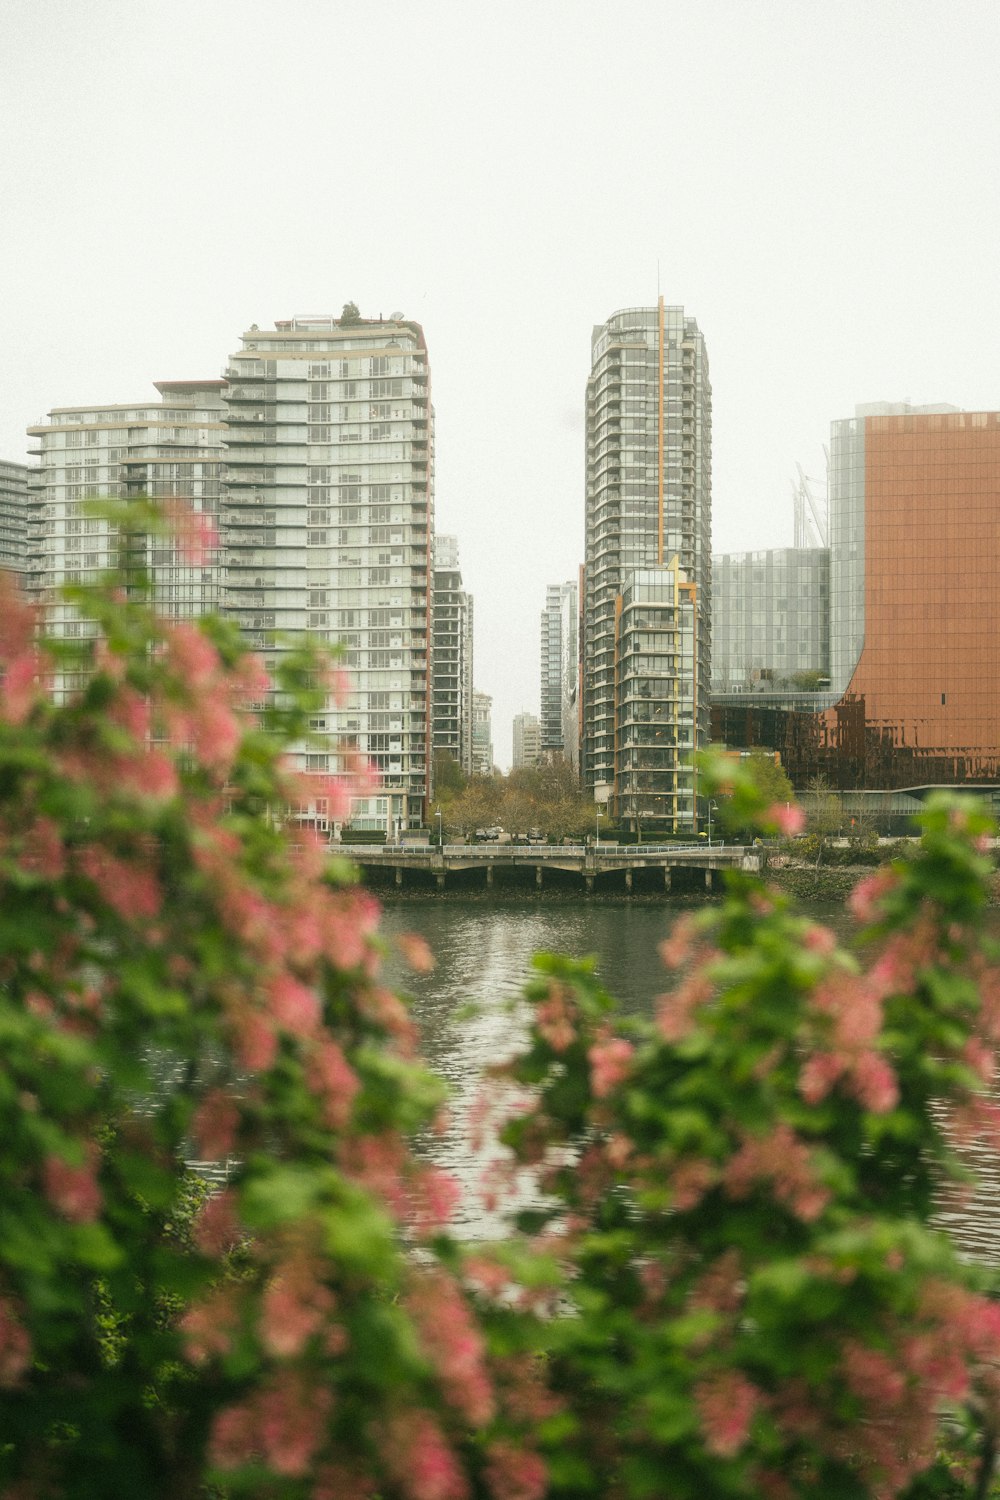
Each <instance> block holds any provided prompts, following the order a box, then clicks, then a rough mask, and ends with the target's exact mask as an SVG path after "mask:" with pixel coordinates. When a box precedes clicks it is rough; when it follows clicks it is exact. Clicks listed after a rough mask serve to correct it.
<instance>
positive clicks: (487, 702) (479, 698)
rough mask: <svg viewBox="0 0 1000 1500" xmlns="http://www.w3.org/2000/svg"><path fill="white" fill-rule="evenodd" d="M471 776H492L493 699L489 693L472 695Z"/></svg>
mask: <svg viewBox="0 0 1000 1500" xmlns="http://www.w3.org/2000/svg"><path fill="white" fill-rule="evenodd" d="M472 774H473V776H492V775H493V699H492V698H491V697H490V695H489V693H473V695H472Z"/></svg>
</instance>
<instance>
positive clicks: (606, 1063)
mask: <svg viewBox="0 0 1000 1500" xmlns="http://www.w3.org/2000/svg"><path fill="white" fill-rule="evenodd" d="M634 1051H635V1048H634V1047H633V1046H632V1044H631V1042H627V1041H625V1040H624V1039H623V1038H622V1037H615V1036H611V1035H610V1033H604V1034H602V1035H600V1036H598V1038H597V1040H596V1041H595V1042H594V1043H593V1045H592V1046H591V1047H590V1048H588V1051H587V1060H588V1062H589V1063H590V1086H591V1088H592V1089H593V1091H594V1098H595V1099H606V1098H607V1097H608V1095H609V1094H610V1093H613V1092H614V1090H615V1089H616V1088H617V1087H618V1085H619V1084H620V1083H624V1082H625V1079H626V1078H627V1077H628V1075H629V1072H630V1070H631V1066H632V1055H633V1053H634Z"/></svg>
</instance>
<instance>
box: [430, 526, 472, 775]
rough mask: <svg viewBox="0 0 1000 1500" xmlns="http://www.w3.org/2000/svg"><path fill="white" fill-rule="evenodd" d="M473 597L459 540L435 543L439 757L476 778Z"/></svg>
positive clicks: (442, 538)
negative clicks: (465, 584)
mask: <svg viewBox="0 0 1000 1500" xmlns="http://www.w3.org/2000/svg"><path fill="white" fill-rule="evenodd" d="M472 620H473V600H472V595H471V594H469V593H467V592H466V590H465V589H464V588H463V587H462V570H461V568H460V566H459V558H458V538H457V537H454V536H436V537H435V539H434V604H433V635H432V641H433V684H434V694H433V704H432V711H431V720H432V726H433V729H432V739H433V745H434V753H435V755H438V754H444V755H450V756H451V758H452V760H454V761H455V763H456V765H458V766H460V767H461V769H462V770H463V771H464V772H465V774H466V776H471V775H472Z"/></svg>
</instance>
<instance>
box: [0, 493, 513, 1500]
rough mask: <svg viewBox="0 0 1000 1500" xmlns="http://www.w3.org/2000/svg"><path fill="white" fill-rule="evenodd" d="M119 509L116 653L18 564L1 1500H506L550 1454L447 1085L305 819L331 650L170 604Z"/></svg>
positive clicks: (1, 895)
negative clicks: (531, 1428)
mask: <svg viewBox="0 0 1000 1500" xmlns="http://www.w3.org/2000/svg"><path fill="white" fill-rule="evenodd" d="M113 517H114V520H115V521H116V522H117V524H118V526H119V528H120V538H121V551H122V554H123V556H125V557H127V558H128V559H129V563H130V570H129V573H128V575H127V588H126V587H125V586H124V584H125V578H124V575H122V574H121V573H113V574H111V575H109V576H108V577H107V578H106V579H105V580H104V581H103V583H102V584H101V585H100V586H94V587H90V586H87V587H77V588H74V589H72V590H70V591H69V594H68V596H69V600H70V602H71V603H72V604H74V605H75V606H76V607H77V608H78V609H79V611H80V613H81V615H82V616H83V617H84V618H86V619H88V620H91V621H94V622H95V627H96V634H95V635H94V637H93V638H92V639H90V638H88V639H74V640H65V641H64V640H51V639H45V637H44V634H40V629H42V628H43V625H44V622H42V621H39V620H38V619H37V618H36V616H35V614H34V612H33V611H32V610H31V609H30V608H29V607H28V606H26V605H25V604H24V603H23V601H22V600H21V599H20V598H19V597H18V595H17V591H16V587H15V585H14V584H13V583H12V582H11V581H10V579H9V578H6V576H4V579H3V580H2V581H0V591H2V598H0V671H2V675H3V683H2V691H0V1049H2V1050H0V1057H2V1069H0V1491H2V1493H3V1494H4V1495H8V1496H11V1497H14V1496H38V1497H41V1496H46V1497H74V1500H85V1497H86V1500H93V1497H97V1496H112V1495H113V1496H119V1495H120V1496H127V1495H135V1496H140V1495H141V1496H143V1497H159V1496H162V1497H167V1496H169V1497H171V1500H185V1497H190V1500H194V1497H196V1496H203V1495H204V1493H205V1489H204V1486H205V1484H206V1483H209V1482H211V1483H214V1484H217V1485H223V1486H224V1487H225V1492H226V1494H227V1495H233V1496H235V1495H237V1494H250V1495H256V1496H264V1495H267V1496H268V1497H288V1500H302V1497H304V1496H306V1495H310V1496H319V1495H324V1494H326V1495H330V1494H336V1495H341V1494H343V1495H352V1496H355V1495H356V1496H362V1495H370V1494H372V1493H373V1492H375V1491H377V1492H378V1493H379V1494H380V1495H382V1496H384V1497H386V1500H388V1497H396V1496H410V1497H411V1500H417V1496H418V1494H419V1483H420V1482H422V1481H420V1480H419V1476H420V1475H422V1474H425V1473H426V1472H428V1470H429V1469H430V1470H431V1471H432V1472H433V1473H434V1474H435V1475H436V1476H437V1480H438V1483H439V1484H440V1486H441V1488H440V1493H441V1494H442V1495H444V1494H446V1493H447V1494H455V1495H457V1494H458V1493H459V1492H462V1493H466V1492H472V1491H474V1492H475V1493H476V1494H477V1495H478V1494H480V1493H489V1494H492V1495H494V1496H496V1497H497V1500H500V1496H502V1495H506V1494H508V1493H509V1492H510V1491H509V1488H508V1487H507V1486H506V1482H505V1481H504V1480H503V1479H502V1475H503V1473H504V1472H505V1469H504V1465H505V1463H506V1457H505V1455H506V1454H507V1453H508V1452H509V1451H510V1450H511V1449H512V1448H513V1449H516V1450H517V1451H520V1450H521V1447H522V1444H523V1442H524V1441H526V1440H527V1441H528V1451H529V1452H530V1446H531V1445H530V1439H528V1434H527V1433H526V1431H525V1426H524V1422H523V1421H522V1420H521V1419H516V1420H513V1422H512V1423H511V1422H508V1421H507V1420H506V1419H505V1417H504V1416H503V1412H504V1409H505V1404H506V1403H507V1395H506V1393H507V1392H511V1393H513V1389H514V1387H513V1386H512V1385H511V1378H512V1376H511V1373H510V1372H505V1373H504V1375H503V1379H502V1381H498V1380H497V1379H496V1378H495V1373H494V1370H493V1368H492V1366H491V1364H490V1361H489V1359H488V1357H487V1351H486V1349H485V1346H484V1342H483V1339H482V1337H481V1335H480V1334H479V1333H478V1331H477V1330H476V1327H475V1323H474V1320H473V1317H472V1312H471V1307H470V1304H469V1301H468V1298H467V1295H466V1293H465V1291H464V1290H463V1287H462V1285H461V1284H460V1282H459V1280H458V1279H457V1276H456V1274H455V1267H456V1258H455V1253H454V1251H453V1249H451V1248H449V1242H448V1241H447V1239H446V1238H445V1237H444V1236H443V1233H442V1228H443V1223H444V1220H445V1219H446V1217H447V1213H448V1206H449V1203H450V1201H451V1197H450V1193H451V1189H450V1186H449V1184H448V1183H447V1182H446V1180H445V1179H444V1178H443V1177H442V1174H440V1173H439V1172H438V1171H437V1170H436V1169H434V1168H433V1167H431V1166H429V1165H427V1164H426V1163H424V1162H421V1161H420V1160H418V1159H417V1158H416V1157H415V1156H414V1155H413V1154H412V1153H411V1152H410V1150H409V1148H408V1145H407V1140H408V1138H409V1136H410V1135H411V1133H412V1132H414V1131H415V1130H423V1129H427V1128H429V1126H430V1124H431V1122H432V1121H433V1119H434V1116H435V1113H436V1111H437V1108H438V1105H439V1102H440V1099H441V1089H440V1086H439V1085H438V1084H437V1083H436V1082H435V1081H434V1080H433V1079H432V1078H431V1077H430V1076H429V1075H428V1074H427V1073H426V1072H425V1071H424V1070H423V1069H422V1067H420V1066H419V1065H418V1064H417V1062H416V1061H415V1060H414V1055H413V1028H412V1025H411V1022H410V1020H409V1017H408V1015H407V1013H406V1011H405V1009H404V1007H403V1006H402V1004H401V1003H400V1002H399V1001H398V1000H397V999H396V997H395V996H393V995H392V994H391V993H389V992H388V991H387V990H386V989H385V988H384V986H382V985H381V984H380V983H379V980H378V970H379V963H380V958H381V952H382V948H381V944H380V940H379V937H378V931H377V916H378V914H377V908H376V905H375V903H374V901H373V900H372V898H371V897H370V896H369V895H368V894H367V893H366V892H365V891H363V890H361V889H359V887H358V886H357V885H356V884H355V881H354V874H353V872H352V870H351V869H350V868H348V867H347V866H345V865H343V864H338V863H336V862H334V863H333V864H329V863H328V862H327V860H326V858H325V854H324V851H323V850H322V849H321V848H320V847H319V846H318V845H317V844H316V843H315V841H314V840H313V838H312V836H311V835H309V834H308V833H305V832H303V833H302V834H301V835H299V834H297V833H296V826H295V823H294V820H292V821H289V819H288V818H287V816H286V809H289V808H292V809H294V808H295V807H296V805H298V804H300V803H302V802H303V800H304V799H305V798H307V797H308V795H309V792H308V791H307V789H306V787H305V785H304V784H303V783H302V782H301V780H300V779H299V778H298V777H297V776H296V775H295V774H294V773H293V772H292V771H290V770H289V769H288V750H289V747H290V746H292V745H301V744H302V743H303V742H308V740H309V720H310V717H311V716H312V715H313V714H315V713H316V712H317V710H318V708H319V706H320V705H321V703H322V702H323V701H325V698H326V695H327V691H328V689H327V687H326V686H325V682H326V678H327V674H328V671H329V662H328V661H327V660H326V659H325V658H324V657H323V655H322V654H321V653H319V652H317V651H315V650H313V649H312V648H311V647H310V646H308V644H302V645H300V646H298V647H295V648H293V647H291V646H289V648H288V649H287V651H286V652H285V653H284V655H283V659H282V661H281V664H280V665H279V666H278V667H277V668H276V672H275V677H274V679H273V681H270V682H269V681H268V679H267V676H266V673H265V672H264V669H263V666H262V664H261V662H260V661H259V660H257V659H256V658H254V657H252V656H249V655H248V654H246V652H245V651H244V649H243V648H242V646H241V644H240V641H239V638H238V636H237V634H236V632H235V631H234V629H233V628H232V627H230V626H228V625H225V624H223V623H220V622H218V621H208V620H206V621H201V622H199V623H198V624H179V623H169V622H164V621H162V620H160V619H158V618H157V616H156V615H155V613H154V611H153V610H152V608H151V607H150V604H149V597H148V596H149V581H148V579H147V578H146V576H145V575H144V573H143V571H142V568H141V566H140V563H139V561H138V560H139V559H141V557H142V556H143V555H144V554H145V551H146V549H145V547H144V546H143V545H141V543H142V540H143V538H144V536H145V534H146V532H147V531H148V530H149V529H150V528H155V527H156V526H158V524H159V522H158V518H157V516H156V513H155V512H154V511H153V509H152V508H151V507H149V506H147V505H145V504H144V503H142V502H138V501H137V502H134V503H133V502H130V504H129V506H128V507H119V508H118V509H116V510H115V511H114V512H113ZM272 688H273V689H274V690H275V692H274V696H273V703H272V706H271V707H268V708H267V709H265V710H264V711H263V712H262V713H261V712H258V711H255V710H253V709H252V708H251V706H250V705H251V704H256V703H259V702H260V701H262V700H264V699H266V698H267V697H268V695H269V693H270V690H271V689H272ZM57 689H58V693H57V692H56V690H57ZM324 791H325V792H326V795H327V796H328V798H329V799H330V802H331V804H332V805H333V806H334V807H342V808H346V806H347V805H348V802H349V799H350V796H351V794H352V792H353V791H354V781H353V778H352V777H351V775H349V774H345V775H344V776H338V777H334V778H332V779H331V780H330V781H329V782H328V783H327V785H326V786H325V787H324ZM413 951H414V956H415V958H416V959H417V960H422V958H423V956H424V955H423V954H422V953H421V951H420V946H419V944H416V945H413ZM191 1158H194V1159H196V1160H197V1161H199V1162H204V1163H213V1162H214V1163H216V1164H217V1168H218V1172H219V1173H220V1174H221V1175H222V1176H224V1178H225V1182H224V1186H223V1187H221V1188H220V1189H219V1190H214V1191H212V1192H211V1193H208V1194H207V1195H206V1194H205V1193H204V1192H201V1193H200V1194H199V1193H197V1192H194V1193H193V1192H192V1179H191V1174H190V1171H189V1170H188V1168H187V1167H185V1160H186V1159H187V1160H190V1159H191ZM414 1252H417V1253H414ZM514 1382H515V1385H516V1383H517V1382H516V1375H515V1376H514ZM473 1433H474V1434H475V1436H474V1437H473V1436H472V1434H473ZM536 1464H537V1460H536ZM498 1475H499V1476H501V1477H496V1476H498ZM491 1476H493V1477H491Z"/></svg>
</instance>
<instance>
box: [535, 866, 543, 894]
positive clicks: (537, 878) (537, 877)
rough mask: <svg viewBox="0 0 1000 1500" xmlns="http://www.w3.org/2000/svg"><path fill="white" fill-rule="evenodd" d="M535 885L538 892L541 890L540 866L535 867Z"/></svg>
mask: <svg viewBox="0 0 1000 1500" xmlns="http://www.w3.org/2000/svg"><path fill="white" fill-rule="evenodd" d="M535 884H536V885H537V886H538V888H539V890H541V886H542V867H541V865H536V866H535Z"/></svg>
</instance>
